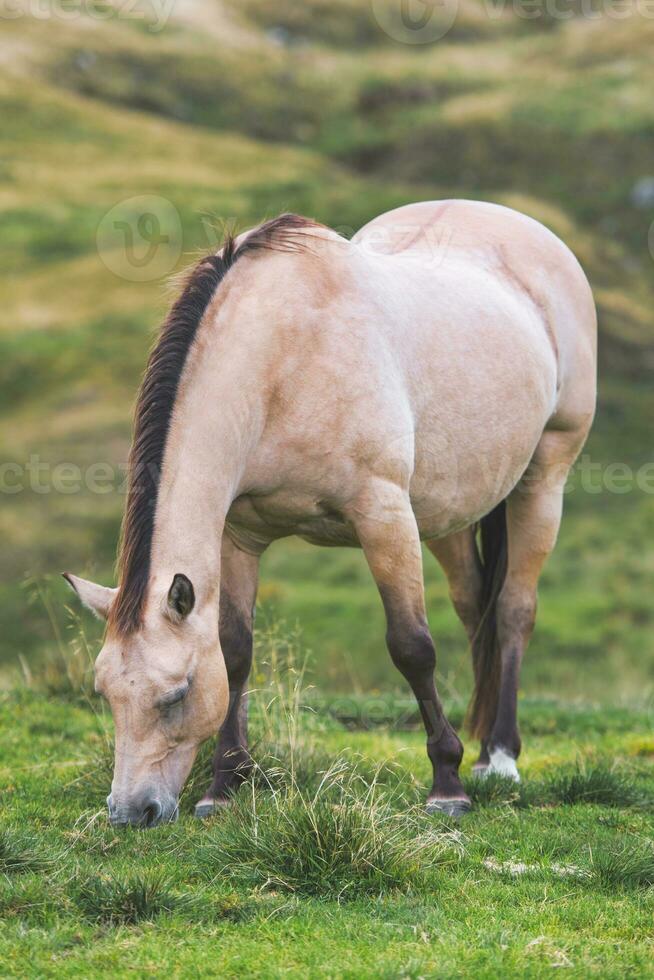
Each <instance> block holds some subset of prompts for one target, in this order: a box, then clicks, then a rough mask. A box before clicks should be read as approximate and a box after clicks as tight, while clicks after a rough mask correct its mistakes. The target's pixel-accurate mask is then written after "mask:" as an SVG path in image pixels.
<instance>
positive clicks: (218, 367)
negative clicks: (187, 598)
mask: <svg viewBox="0 0 654 980" xmlns="http://www.w3.org/2000/svg"><path fill="white" fill-rule="evenodd" d="M231 361H232V359H231V358H229V357H226V358H222V359H221V358H216V357H214V356H211V353H210V352H208V351H206V350H205V352H204V356H203V357H202V358H196V359H195V362H196V363H195V364H193V363H192V364H191V365H190V366H189V369H188V370H187V371H185V374H184V376H183V378H182V382H181V384H180V391H179V394H178V397H177V401H176V405H175V411H174V414H173V421H172V423H171V427H170V430H169V433H168V438H167V441H166V451H165V454H164V461H163V466H162V471H161V479H160V483H159V492H158V499H157V510H156V516H155V528H154V536H153V541H152V552H151V582H152V584H153V586H154V588H155V591H157V585H159V586H160V588H161V589H163V588H164V587H167V586H166V583H168V584H169V583H170V581H171V578H172V576H173V575H174V574H176V573H177V572H182V573H184V574H185V575H187V576H188V577H189V578H190V579H191V581H192V582H193V586H194V588H195V591H196V595H198V597H199V596H201V595H202V594H204V595H205V596H209V595H210V594H212V593H213V592H214V591H216V590H217V589H218V587H219V582H220V544H221V539H222V532H223V529H224V526H225V519H226V516H227V512H228V510H229V508H230V506H231V504H232V501H233V500H234V498H235V496H236V495H237V493H238V486H239V480H240V478H241V474H242V472H243V467H244V465H245V461H246V457H247V451H248V448H249V445H250V441H251V434H252V428H253V418H254V416H255V412H254V411H253V409H254V402H253V394H252V392H253V391H256V387H255V386H251V385H250V382H251V378H248V380H247V383H244V382H243V381H241V380H240V370H239V365H238V364H236V363H231ZM198 362H199V363H198Z"/></svg>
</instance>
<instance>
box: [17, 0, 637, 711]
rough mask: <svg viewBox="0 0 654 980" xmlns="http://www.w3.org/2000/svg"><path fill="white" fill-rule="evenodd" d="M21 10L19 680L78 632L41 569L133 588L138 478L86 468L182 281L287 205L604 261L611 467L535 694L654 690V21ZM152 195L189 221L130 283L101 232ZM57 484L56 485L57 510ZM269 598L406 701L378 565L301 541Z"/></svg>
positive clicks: (290, 546)
mask: <svg viewBox="0 0 654 980" xmlns="http://www.w3.org/2000/svg"><path fill="white" fill-rule="evenodd" d="M5 2H6V0H0V24H1V27H2V32H1V33H0V115H1V118H2V127H1V129H0V267H1V268H2V270H3V272H4V276H3V285H2V288H3V294H2V295H3V302H2V306H1V309H0V399H1V401H2V405H1V410H2V414H3V425H2V430H1V433H0V459H1V460H2V461H3V462H9V463H11V464H16V466H17V467H19V469H10V470H9V471H7V470H5V471H4V472H5V481H4V482H5V488H6V487H7V486H16V485H17V484H18V483H20V482H22V483H23V484H25V485H26V489H24V490H22V491H21V492H16V493H7V492H5V493H3V496H2V505H1V510H0V535H1V539H2V549H1V551H0V663H4V664H9V663H11V664H13V663H15V662H16V658H17V655H18V654H19V653H20V654H24V655H25V656H26V657H27V658H29V659H30V660H31V661H32V662H37V661H38V657H39V656H40V654H41V653H42V652H43V651H44V650H46V649H47V648H48V646H49V644H51V642H52V624H51V623H50V621H49V617H48V615H47V614H46V611H45V610H44V608H43V606H42V604H41V603H36V604H30V603H29V602H28V599H29V595H30V588H29V587H28V588H25V585H24V581H23V580H24V578H25V576H26V575H29V576H37V577H38V576H42V575H44V574H51V573H55V572H58V571H60V570H61V569H63V568H70V569H71V570H74V571H76V572H80V573H84V572H86V573H87V574H89V575H95V576H97V577H98V578H99V579H101V580H102V581H104V582H110V581H111V579H112V571H111V569H112V563H113V557H114V553H115V545H116V538H117V533H118V527H119V521H120V514H121V510H122V505H123V501H124V497H123V495H122V493H121V492H120V483H121V480H120V479H119V478H118V477H114V478H112V480H110V481H109V484H110V486H109V491H110V492H95V493H92V492H90V490H89V489H88V488H85V489H83V490H82V492H73V491H72V490H71V482H72V483H74V480H72V481H69V482H68V484H67V483H66V478H65V472H64V475H63V477H62V479H59V477H60V476H61V464H62V463H67V464H73V465H75V466H79V467H80V468H81V470H82V471H83V472H84V473H87V472H88V467H89V466H90V465H91V464H93V463H96V462H101V463H103V464H107V465H108V466H110V467H113V468H117V467H120V466H121V465H123V464H124V461H125V459H126V455H127V450H128V446H129V432H130V415H131V405H132V402H133V398H134V395H135V391H136V386H137V384H138V380H139V377H140V373H141V371H142V368H143V365H144V359H145V355H146V351H147V349H148V346H149V344H150V342H151V337H152V332H153V330H154V328H155V327H156V326H157V325H158V322H159V321H160V318H161V315H162V313H163V311H164V309H165V306H166V303H167V299H168V293H167V291H166V289H165V288H164V287H165V279H164V278H163V277H164V276H165V274H167V273H168V272H170V271H171V269H172V266H173V265H176V266H180V267H181V266H183V265H184V264H187V263H188V261H189V260H190V259H191V258H192V256H193V255H194V254H195V253H196V252H197V251H198V250H202V251H204V250H207V249H208V248H210V247H214V245H215V243H216V241H217V236H219V228H220V225H221V222H222V221H224V220H226V219H229V220H231V219H235V220H237V221H238V222H239V224H241V225H242V226H247V225H248V224H253V223H255V222H256V221H258V220H260V219H261V218H263V217H266V216H270V215H273V214H275V213H277V212H278V211H280V210H284V209H290V210H294V211H299V212H304V213H306V214H309V215H312V216H314V217H316V218H318V219H320V220H322V221H324V222H327V223H328V224H331V225H333V226H335V227H338V228H339V229H342V230H343V231H344V232H347V231H348V230H354V229H356V228H357V227H358V226H359V225H361V224H362V223H364V222H365V221H366V220H368V219H369V218H371V217H372V216H374V215H375V214H377V213H379V212H381V211H383V210H386V209H388V208H391V207H394V206H397V205H399V204H402V203H405V202H408V201H413V200H418V199H429V198H439V197H453V196H454V197H471V198H485V199H489V200H495V201H500V202H502V203H506V204H509V205H512V206H514V207H517V208H519V209H521V210H523V211H526V212H527V213H529V214H531V215H533V216H534V217H536V218H538V219H540V220H542V221H544V222H545V224H547V225H548V226H549V227H551V228H552V229H553V230H554V231H555V232H556V233H558V234H559V235H561V236H562V237H563V238H564V239H565V240H566V242H567V243H568V244H569V245H570V246H571V247H572V248H573V249H574V251H575V252H576V254H577V255H578V256H579V258H580V260H581V261H582V264H583V265H584V267H585V268H586V271H587V272H588V274H589V277H590V279H591V282H592V285H593V287H594V290H595V295H596V298H597V303H598V308H599V315H600V329H601V358H600V365H601V391H600V410H599V415H598V419H597V424H596V427H595V430H594V433H593V436H592V439H591V443H590V445H589V447H588V452H589V454H590V457H591V458H592V461H593V463H597V464H601V466H602V467H603V469H601V472H600V475H599V476H597V475H596V477H594V479H595V483H594V486H599V489H600V492H593V493H588V492H584V491H583V490H582V489H580V487H579V486H577V487H576V489H575V490H574V491H573V492H571V493H570V495H569V502H568V514H567V519H566V521H565V523H564V530H563V532H562V536H561V543H560V547H559V550H558V552H557V554H556V556H555V558H554V559H553V560H552V562H551V564H550V565H549V567H548V570H547V572H546V575H545V578H544V583H543V589H542V593H541V618H540V623H539V628H538V631H537V635H536V637H535V640H534V644H533V647H532V652H531V653H530V656H529V660H528V664H527V668H526V684H527V687H528V689H530V690H532V691H535V690H538V691H542V690H557V691H558V693H563V694H567V695H568V696H569V697H576V696H583V695H584V694H590V695H591V696H593V697H598V698H603V699H615V698H618V697H620V696H621V695H623V694H624V695H634V694H639V695H641V696H647V694H648V692H649V690H650V686H651V685H652V684H653V682H654V639H653V635H654V633H653V629H652V628H653V626H654V602H653V601H652V594H653V592H652V589H653V586H654V475H653V472H652V470H651V469H650V471H644V470H642V469H641V470H640V473H641V477H642V474H643V473H645V474H647V472H649V474H650V475H649V484H646V483H645V482H644V480H645V478H643V479H641V487H640V489H639V488H638V487H634V485H633V480H631V482H630V480H629V478H628V477H625V480H623V483H622V484H621V486H622V488H623V489H622V490H620V491H619V492H608V490H607V489H606V487H605V486H604V488H602V485H601V482H599V481H601V480H602V479H603V474H605V473H606V470H605V469H604V468H605V467H606V466H607V465H608V464H611V463H616V462H618V463H620V464H624V465H625V466H626V467H629V471H628V472H629V473H632V474H634V473H636V472H637V471H638V468H639V467H640V468H642V467H643V466H644V464H646V463H647V462H648V461H651V460H652V452H653V446H652V420H653V419H654V385H652V376H653V372H654V326H653V323H652V309H653V304H652V298H653V295H654V283H653V281H652V272H653V270H654V264H653V258H652V254H650V249H649V247H648V239H650V238H651V240H652V242H654V233H651V232H650V226H651V224H652V222H653V221H654V155H653V151H654V102H653V100H652V91H653V90H654V61H653V60H652V56H651V52H652V50H653V49H654V20H652V19H648V18H647V17H644V16H642V15H641V14H638V13H633V14H631V15H630V16H628V17H624V16H623V17H621V18H620V19H615V18H611V17H608V16H598V17H596V18H595V17H594V18H584V17H581V16H572V17H571V18H569V19H563V20H556V19H553V18H552V17H551V16H550V15H549V14H547V8H546V7H545V6H543V8H542V9H541V13H542V16H541V17H539V18H536V19H525V18H524V17H523V16H521V15H520V14H521V12H522V10H523V8H521V7H520V6H519V5H518V4H517V0H516V5H515V6H514V7H512V8H509V6H508V5H506V6H504V7H503V6H502V5H501V4H497V5H496V6H493V4H491V3H490V0H489V2H488V3H483V2H481V0H479V2H477V0H462V3H461V4H460V9H459V12H458V16H457V17H456V20H455V22H454V24H453V26H452V28H451V29H450V30H449V32H448V33H447V34H446V35H445V37H444V38H442V39H440V40H437V41H435V42H433V43H430V44H424V45H416V44H407V43H402V42H398V41H397V40H394V39H393V38H392V37H389V35H388V33H386V32H385V31H384V30H382V29H381V28H380V26H379V23H378V19H379V20H382V21H383V22H384V23H386V24H391V26H392V25H393V23H394V21H393V10H394V7H396V6H397V4H396V3H394V0H388V3H387V4H386V5H384V3H383V2H382V0H376V2H375V3H374V9H375V11H377V18H376V17H375V16H373V12H372V11H373V5H371V3H370V2H369V0H331V2H329V3H328V2H327V0H303V2H302V3H301V4H300V3H297V2H294V0H281V2H275V3H273V2H272V0H223V2H222V3H221V2H219V0H176V2H175V3H174V4H173V8H172V15H171V17H170V19H169V20H168V21H167V22H166V24H165V26H164V27H163V29H158V28H159V27H160V26H161V24H160V19H159V16H158V15H157V13H156V8H154V7H150V6H148V5H146V4H145V3H142V5H141V6H137V7H134V8H133V9H132V10H131V13H130V12H128V11H127V7H126V6H124V5H123V10H122V13H121V10H120V9H119V7H117V6H116V7H113V8H112V7H111V6H110V5H109V4H108V3H106V2H103V0H97V2H93V3H88V4H87V5H85V6H84V7H83V9H84V11H85V12H84V13H82V12H81V10H82V8H78V7H75V8H74V11H75V12H76V16H72V17H71V16H64V15H63V12H62V10H61V8H60V7H59V6H58V5H55V6H54V7H53V8H52V9H53V11H55V12H54V13H53V15H52V16H50V17H45V16H44V14H43V11H41V12H39V13H38V14H36V13H35V14H34V15H28V14H26V13H25V14H24V15H21V16H16V10H17V8H16V6H15V5H12V6H11V7H9V6H7V7H6V8H4V15H3V6H2V4H3V3H5ZM531 9H532V12H533V5H531ZM537 9H538V8H537ZM569 9H570V11H571V12H574V10H575V6H574V4H573V5H571V6H570V8H569ZM25 10H27V5H26V6H25ZM380 10H381V11H382V15H381V16H380V14H379V11H380ZM57 11H58V12H59V13H58V14H57ZM384 11H385V13H384ZM69 13H70V11H69ZM141 14H144V15H145V16H143V17H140V16H139V15H141ZM144 195H148V196H150V197H151V196H153V195H154V196H156V197H157V198H160V199H163V205H162V207H163V208H164V212H163V213H164V217H165V215H166V214H169V213H172V215H173V220H172V224H170V225H169V226H166V233H167V237H168V242H167V245H166V248H167V249H168V252H167V253H166V254H169V255H170V259H171V260H170V262H164V265H163V266H162V269H161V270H157V269H155V273H156V274H155V273H153V275H152V276H150V277H148V275H147V270H146V271H145V272H144V274H143V276H142V278H143V279H144V280H145V281H133V280H134V277H133V276H130V275H128V277H127V278H126V277H125V276H124V275H123V274H122V273H121V269H123V267H122V266H121V265H120V257H119V256H116V255H114V254H113V251H112V249H113V248H114V245H115V242H114V240H113V239H112V238H111V236H109V238H106V237H103V232H102V229H103V228H104V227H105V226H106V217H105V216H106V215H107V214H108V213H109V212H110V211H111V210H112V209H113V208H116V207H118V211H119V213H120V215H121V216H122V217H121V220H124V219H125V215H126V214H127V216H128V217H127V221H128V223H129V221H130V220H131V219H132V217H134V215H133V214H132V212H131V211H130V208H132V211H133V210H134V209H136V210H138V202H137V203H135V204H133V206H132V205H130V204H129V203H128V204H124V203H122V204H121V202H125V201H126V200H127V201H130V200H131V199H133V198H140V197H142V196H144ZM166 202H168V210H166ZM171 207H172V211H171ZM155 210H156V208H155ZM117 213H118V212H117ZM177 215H178V216H179V219H177V218H176V216H177ZM134 220H136V219H134ZM177 220H178V223H176V221H177ZM164 251H165V250H164ZM164 258H165V255H164ZM131 271H133V270H131ZM127 272H128V274H129V273H130V270H129V269H128V270H127ZM137 278H138V277H137ZM30 458H32V462H31V472H30V473H27V472H26V470H25V467H26V465H27V464H28V463H29V462H30ZM39 465H40V466H45V467H46V468H47V467H48V466H49V467H50V468H52V467H56V466H59V469H58V470H57V471H56V473H55V476H56V477H57V480H56V481H55V482H57V484H58V486H59V490H56V489H55V488H54V487H53V470H52V469H49V470H47V469H45V470H42V471H39V470H38V466H39ZM113 472H114V473H115V472H116V471H115V470H114V471H113ZM610 472H611V473H612V474H614V473H615V471H614V470H612V471H610ZM624 472H625V473H626V472H627V471H626V470H625V471H624ZM69 475H70V474H69ZM618 476H619V473H618ZM614 482H615V481H614ZM616 485H618V484H616ZM625 486H626V487H627V492H625V490H624V487H625ZM111 487H113V488H114V489H111ZM648 487H649V492H645V490H647V488H648ZM62 488H63V489H62ZM613 489H614V490H615V486H614V487H613ZM426 572H427V580H428V598H429V602H430V615H431V619H432V626H433V628H434V630H435V632H436V636H437V640H439V641H440V649H441V651H442V654H443V657H442V659H441V665H440V669H441V671H442V672H443V673H445V674H446V675H447V676H446V683H447V685H448V688H447V689H448V692H449V694H450V695H452V696H456V695H457V694H458V693H459V692H460V691H464V690H465V689H466V687H467V684H468V680H467V675H468V667H467V655H466V651H465V644H464V641H463V636H462V632H461V630H460V629H459V627H458V624H457V623H456V621H455V619H454V616H453V614H452V613H451V610H450V608H449V604H448V601H447V597H446V588H445V585H444V582H443V580H442V576H441V575H440V574H439V572H438V571H437V570H436V569H435V568H434V567H433V564H432V560H431V559H428V561H427V564H426ZM53 589H54V592H55V595H56V599H57V600H58V599H59V598H65V597H66V592H65V587H64V586H60V585H59V584H58V583H57V584H56V585H53ZM261 599H262V610H263V614H264V615H267V614H269V613H270V614H271V615H272V614H273V613H274V614H275V615H280V616H282V617H285V618H286V619H287V620H289V621H290V622H294V621H295V620H296V619H298V620H299V621H300V623H301V625H302V628H303V632H304V636H305V638H306V642H307V645H308V646H309V647H310V648H311V649H312V651H313V654H314V662H315V664H316V676H317V678H318V680H320V682H321V683H328V684H331V685H332V686H335V687H341V688H347V687H350V686H352V685H354V686H360V687H361V688H363V689H367V688H368V687H369V686H370V685H388V684H393V685H395V684H396V683H397V678H396V676H395V674H394V672H393V671H392V668H391V667H390V666H389V664H388V661H387V656H386V654H385V651H384V648H383V633H384V627H383V622H382V616H381V609H380V606H379V601H378V598H377V596H376V594H375V591H374V588H373V586H372V584H371V583H370V580H369V576H368V573H367V570H366V569H365V566H364V563H363V560H362V557H361V555H359V554H358V553H356V552H348V551H334V552H331V551H330V552H328V553H327V554H325V553H324V552H320V551H318V550H315V549H311V548H309V547H308V546H304V545H302V544H300V543H298V542H292V541H291V542H284V543H281V544H278V545H277V546H276V547H275V548H273V549H271V551H270V553H269V555H268V556H266V558H265V560H264V567H263V578H262V592H261Z"/></svg>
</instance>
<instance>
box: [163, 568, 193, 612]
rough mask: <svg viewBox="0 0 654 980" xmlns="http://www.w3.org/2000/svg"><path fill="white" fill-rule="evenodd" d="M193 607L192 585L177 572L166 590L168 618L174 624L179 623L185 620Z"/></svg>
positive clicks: (188, 579) (184, 576)
mask: <svg viewBox="0 0 654 980" xmlns="http://www.w3.org/2000/svg"><path fill="white" fill-rule="evenodd" d="M194 605H195V592H194V590H193V583H192V582H191V580H190V578H187V577H186V575H182V574H181V572H178V573H177V575H175V577H174V579H173V584H172V585H171V586H170V588H169V590H168V605H167V611H168V616H169V618H170V619H171V620H172V621H173V622H174V623H181V621H182V620H183V619H186V617H187V616H188V614H189V613H190V612H191V610H192V609H193V606H194Z"/></svg>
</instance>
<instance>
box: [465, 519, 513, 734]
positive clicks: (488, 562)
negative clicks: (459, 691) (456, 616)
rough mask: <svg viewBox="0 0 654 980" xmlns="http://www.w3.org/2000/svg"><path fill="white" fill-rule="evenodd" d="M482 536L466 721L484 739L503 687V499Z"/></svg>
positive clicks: (484, 522)
mask: <svg viewBox="0 0 654 980" xmlns="http://www.w3.org/2000/svg"><path fill="white" fill-rule="evenodd" d="M479 537H480V558H481V569H482V573H481V574H482V591H481V610H482V613H481V619H480V622H479V626H478V628H477V632H476V633H475V635H474V637H473V640H472V664H473V669H474V674H475V691H474V694H473V696H472V701H471V702H470V708H469V710H468V719H467V722H468V728H469V729H470V732H471V734H472V735H474V736H475V737H477V738H481V739H485V738H488V736H489V735H490V731H491V728H492V726H493V724H494V722H495V715H496V713H497V701H498V697H499V688H500V647H499V642H498V637H497V600H498V597H499V594H500V591H501V589H502V586H503V584H504V579H505V577H506V567H507V558H508V540H507V533H506V502H505V501H504V500H503V501H502V502H501V503H500V504H498V505H497V507H496V508H495V509H494V510H492V511H491V512H490V514H487V515H486V517H483V518H482V520H481V522H480V533H479Z"/></svg>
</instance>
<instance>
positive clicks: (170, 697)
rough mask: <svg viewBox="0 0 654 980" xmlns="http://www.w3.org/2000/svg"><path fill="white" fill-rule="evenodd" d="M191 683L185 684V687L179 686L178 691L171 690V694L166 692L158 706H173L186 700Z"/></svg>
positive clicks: (162, 707)
mask: <svg viewBox="0 0 654 980" xmlns="http://www.w3.org/2000/svg"><path fill="white" fill-rule="evenodd" d="M189 687H190V684H184V686H183V687H178V688H177V690H176V691H171V692H170V694H166V695H165V696H164V697H163V698H161V700H160V701H159V703H158V707H159V708H161V709H163V710H164V711H165V710H166V708H172V707H174V706H175V705H176V704H179V703H180V702H181V701H183V700H184V698H185V697H186V695H187V694H188V692H189Z"/></svg>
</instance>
